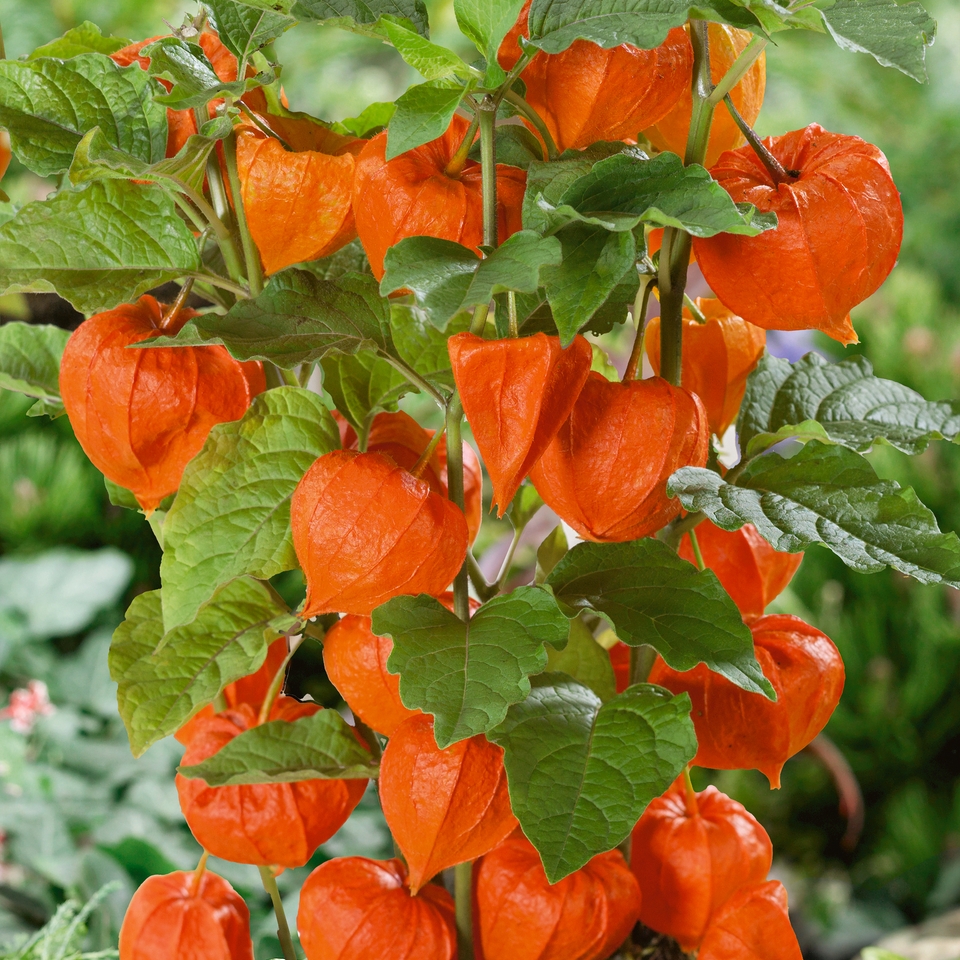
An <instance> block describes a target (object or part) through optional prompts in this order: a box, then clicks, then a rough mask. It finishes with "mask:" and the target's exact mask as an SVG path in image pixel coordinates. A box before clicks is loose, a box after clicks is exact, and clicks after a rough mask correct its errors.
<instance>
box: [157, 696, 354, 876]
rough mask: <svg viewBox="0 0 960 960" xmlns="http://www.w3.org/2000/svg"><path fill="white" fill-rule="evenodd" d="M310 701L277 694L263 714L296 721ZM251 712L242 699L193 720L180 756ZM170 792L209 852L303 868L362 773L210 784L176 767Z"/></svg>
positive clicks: (350, 802) (198, 755) (240, 723)
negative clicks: (335, 777)
mask: <svg viewBox="0 0 960 960" xmlns="http://www.w3.org/2000/svg"><path fill="white" fill-rule="evenodd" d="M321 709H322V707H320V706H319V705H318V704H315V703H300V702H299V701H298V700H294V699H293V698H292V697H279V698H278V700H277V702H276V703H275V704H274V707H273V709H272V710H271V712H270V717H269V719H270V720H287V721H293V720H299V719H300V718H301V717H309V716H311V715H312V714H314V713H317V712H318V711H319V710H321ZM256 723H257V715H256V714H255V713H254V711H253V709H252V708H251V707H250V705H249V704H247V703H241V704H239V705H238V706H236V707H234V708H233V709H230V710H225V711H223V712H222V713H219V714H217V715H216V716H215V717H211V718H210V719H208V720H206V721H204V722H202V723H200V724H198V725H196V726H195V728H194V731H193V736H192V737H191V739H190V740H189V741H188V742H187V745H186V746H187V749H186V752H185V753H184V755H183V760H182V761H181V762H182V763H183V764H184V765H187V766H190V765H192V764H197V763H200V762H202V761H203V760H206V759H208V758H209V757H212V756H213V755H214V754H215V753H217V751H219V750H220V749H221V748H222V747H224V746H225V745H226V744H227V743H229V742H230V741H231V740H232V739H233V738H234V737H236V736H239V735H240V734H241V733H243V732H244V731H245V730H249V729H251V728H252V727H254V726H256ZM176 782H177V794H178V795H179V797H180V809H181V810H182V811H183V816H184V818H185V819H186V821H187V826H188V827H190V830H191V832H192V833H193V835H194V836H195V837H196V838H197V842H198V843H199V844H200V845H201V846H202V847H203V848H204V849H205V850H208V851H209V852H210V853H212V854H213V855H214V856H215V857H220V858H222V859H223V860H231V861H233V862H234V863H253V864H257V865H263V866H267V865H280V866H283V867H302V866H303V865H304V864H305V863H306V862H307V861H308V860H309V859H310V858H311V857H312V856H313V854H314V851H315V850H316V849H317V847H319V846H320V844H321V843H326V841H327V840H329V839H330V838H331V837H332V836H333V835H334V834H335V833H336V832H337V831H338V830H339V829H340V828H341V827H342V826H343V825H344V823H346V820H347V817H349V816H350V814H351V813H352V812H353V808H354V807H355V806H356V805H357V804H358V803H359V802H360V798H361V797H362V796H363V791H364V790H365V789H366V786H367V781H366V780H301V781H299V782H297V783H262V784H252V785H248V786H229V787H210V786H207V784H206V783H204V781H203V780H193V779H188V778H187V777H185V776H183V775H182V774H179V773H178V774H177V781H176Z"/></svg>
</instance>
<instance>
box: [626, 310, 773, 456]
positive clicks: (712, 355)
mask: <svg viewBox="0 0 960 960" xmlns="http://www.w3.org/2000/svg"><path fill="white" fill-rule="evenodd" d="M696 304H697V307H698V308H699V310H700V312H701V313H702V314H703V315H704V316H705V317H706V318H707V322H706V323H699V322H698V321H696V320H694V319H693V316H692V314H691V313H690V312H689V311H688V310H687V309H686V308H684V311H683V366H682V370H681V380H680V382H681V385H682V386H683V388H684V389H685V390H689V391H690V392H691V393H695V394H696V395H697V396H698V397H699V398H700V399H701V400H702V401H703V405H704V406H705V407H706V408H707V420H708V421H709V423H710V430H711V432H712V433H715V434H716V435H717V436H718V437H722V436H723V434H724V433H725V432H726V430H727V427H729V426H730V424H732V423H733V421H734V420H736V419H737V414H738V413H739V411H740V404H741V403H742V402H743V395H744V393H745V392H746V389H747V377H749V376H750V374H751V373H752V372H753V369H754V368H755V367H756V365H757V363H759V361H760V358H761V357H762V356H763V350H764V347H765V346H766V343H767V333H766V331H765V330H761V329H760V327H755V326H754V325H753V324H752V323H747V321H746V320H743V319H741V318H740V317H735V316H734V315H733V314H732V313H731V312H730V311H729V310H728V309H727V308H726V307H725V306H724V305H723V304H722V303H721V302H720V301H719V300H716V299H714V298H713V297H698V298H697V300H696ZM643 342H644V347H645V348H646V351H647V357H648V358H649V360H650V366H651V367H652V368H653V372H654V373H655V374H656V375H657V376H659V375H660V318H659V317H654V318H653V319H652V320H651V321H650V322H649V323H648V324H647V329H646V333H645V334H644V341H643Z"/></svg>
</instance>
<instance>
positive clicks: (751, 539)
mask: <svg viewBox="0 0 960 960" xmlns="http://www.w3.org/2000/svg"><path fill="white" fill-rule="evenodd" d="M695 534H696V537H697V546H699V547H700V554H701V556H702V557H703V562H704V566H706V567H708V568H709V569H710V570H712V571H713V572H714V573H715V574H716V575H717V579H718V580H719V581H720V584H721V586H722V587H723V589H724V590H726V591H727V593H729V594H730V596H731V597H732V598H733V601H734V603H736V605H737V607H738V608H739V609H740V613H741V614H743V617H744V619H745V620H746V619H753V618H756V617H762V616H763V613H764V611H765V610H766V609H767V605H768V604H770V603H772V602H773V601H774V600H775V599H776V598H777V597H778V596H780V594H781V593H782V592H783V591H784V590H785V589H786V588H787V584H789V583H790V581H791V580H792V579H793V575H794V574H795V573H796V572H797V570H798V569H799V568H800V563H801V562H802V560H803V554H802V553H781V552H780V551H778V550H774V549H773V547H771V546H770V544H769V543H767V541H766V540H764V539H763V537H761V536H760V534H759V533H757V528H756V527H755V526H754V525H753V524H752V523H747V524H744V525H743V526H742V527H741V528H740V529H739V530H734V531H732V532H731V531H727V530H721V529H720V527H717V526H715V525H714V524H712V523H711V522H710V521H709V520H704V521H702V522H701V523H698V524H697V528H696V530H695ZM677 552H678V553H679V554H680V556H681V557H683V559H684V560H689V561H690V562H691V563H693V564H696V562H697V560H696V555H695V554H694V552H693V544H692V543H691V542H690V536H689V534H685V535H684V537H683V540H681V542H680V549H679V550H678V551H677Z"/></svg>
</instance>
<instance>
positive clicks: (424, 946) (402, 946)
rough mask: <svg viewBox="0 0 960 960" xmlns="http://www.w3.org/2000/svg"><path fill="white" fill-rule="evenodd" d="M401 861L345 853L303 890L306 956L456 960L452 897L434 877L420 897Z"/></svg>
mask: <svg viewBox="0 0 960 960" xmlns="http://www.w3.org/2000/svg"><path fill="white" fill-rule="evenodd" d="M406 874H407V872H406V870H405V868H404V866H403V863H402V862H401V861H400V860H367V859H366V858H365V857H341V858H338V859H336V860H328V861H327V862H326V863H322V864H320V866H319V867H317V869H316V870H314V871H313V873H311V874H310V876H309V877H307V879H306V881H305V883H304V884H303V888H302V889H301V891H300V908H299V911H298V913H297V929H298V931H299V933H300V944H301V946H302V947H303V949H304V951H305V953H306V955H307V960H380V958H382V960H454V957H456V955H457V927H456V918H455V915H454V905H453V898H452V897H451V896H450V894H449V893H447V891H446V890H444V889H443V887H441V886H439V885H437V884H430V885H429V886H426V887H424V888H423V889H422V890H421V891H420V893H419V894H417V895H416V896H413V895H411V893H410V891H409V889H407V886H406Z"/></svg>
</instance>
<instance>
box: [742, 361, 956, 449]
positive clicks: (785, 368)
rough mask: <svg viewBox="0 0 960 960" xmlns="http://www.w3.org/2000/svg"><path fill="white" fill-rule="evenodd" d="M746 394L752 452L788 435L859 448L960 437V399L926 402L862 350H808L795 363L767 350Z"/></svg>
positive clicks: (745, 440)
mask: <svg viewBox="0 0 960 960" xmlns="http://www.w3.org/2000/svg"><path fill="white" fill-rule="evenodd" d="M744 399H745V402H744V406H743V407H742V408H741V415H740V443H741V445H743V446H744V447H745V448H746V451H747V455H748V456H754V455H755V454H757V453H760V452H762V451H763V450H764V449H766V448H767V447H769V446H771V445H772V444H774V443H776V442H778V441H779V440H782V439H784V438H786V437H797V438H799V439H819V440H823V441H825V442H832V443H840V444H843V445H844V446H846V447H850V448H851V449H852V450H857V451H860V452H863V451H866V450H869V449H870V447H871V446H872V445H873V444H874V443H876V442H877V441H881V440H882V441H885V442H886V443H889V444H890V445H891V446H892V447H896V449H897V450H900V451H902V452H903V453H909V454H917V453H923V451H924V450H925V449H926V448H927V444H929V442H930V441H931V440H952V441H956V440H957V439H958V437H960V401H956V400H943V401H928V400H925V399H924V398H923V396H921V394H919V393H917V392H916V391H915V390H911V389H910V388H909V387H905V386H903V384H901V383H897V382H896V381H894V380H882V379H881V378H879V377H875V376H874V375H873V367H872V365H871V364H870V361H869V360H867V358H866V357H863V356H858V357H851V358H850V359H849V360H843V361H841V362H840V363H828V362H827V361H826V360H824V359H823V358H822V357H821V356H819V355H818V354H816V353H808V354H807V355H806V356H805V357H803V359H801V360H799V361H798V362H797V363H794V364H790V363H788V362H787V361H786V360H779V359H777V358H775V357H769V356H765V357H763V358H762V359H761V361H760V364H759V365H758V367H757V369H756V371H755V372H754V373H753V374H752V375H751V378H750V381H749V382H748V386H747V396H746V397H745V398H744ZM813 421H816V423H815V425H814V424H813Z"/></svg>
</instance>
